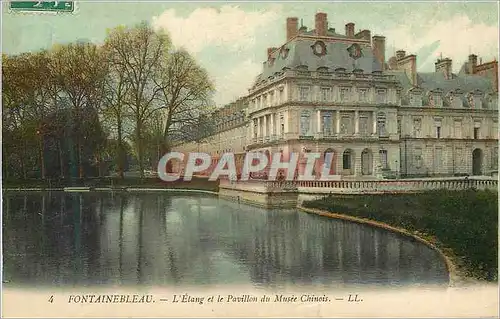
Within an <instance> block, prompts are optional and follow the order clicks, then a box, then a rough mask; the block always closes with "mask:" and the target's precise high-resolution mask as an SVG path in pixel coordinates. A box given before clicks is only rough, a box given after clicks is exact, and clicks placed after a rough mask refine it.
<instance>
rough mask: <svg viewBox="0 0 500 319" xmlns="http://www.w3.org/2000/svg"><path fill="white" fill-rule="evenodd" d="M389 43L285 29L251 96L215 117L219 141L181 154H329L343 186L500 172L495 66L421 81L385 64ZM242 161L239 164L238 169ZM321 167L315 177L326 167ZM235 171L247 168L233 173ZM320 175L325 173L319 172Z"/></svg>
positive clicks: (291, 21) (407, 65)
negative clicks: (355, 182)
mask: <svg viewBox="0 0 500 319" xmlns="http://www.w3.org/2000/svg"><path fill="white" fill-rule="evenodd" d="M385 41H386V39H385V37H383V36H380V35H374V36H372V35H371V32H370V30H362V31H359V32H357V33H356V32H355V25H354V23H348V24H346V25H345V32H342V33H340V32H338V31H336V30H335V29H334V28H330V27H328V21H327V15H326V14H325V13H317V14H316V16H315V28H314V29H313V30H308V28H307V27H305V26H300V27H299V24H298V18H295V17H291V18H287V20H286V39H285V40H284V43H283V44H282V45H280V46H277V47H272V48H268V49H267V52H266V53H267V56H266V61H264V63H263V67H262V73H261V74H260V75H259V76H258V77H257V78H256V80H255V82H254V83H253V85H252V87H251V88H249V91H248V95H246V96H244V97H242V98H241V99H239V100H238V101H236V102H234V103H231V104H229V105H228V106H225V107H224V108H222V109H219V110H218V111H217V114H214V117H213V120H214V121H215V122H216V123H217V128H218V130H217V133H216V134H214V135H213V136H211V137H209V138H208V139H207V140H206V141H204V142H202V143H198V144H194V143H185V144H180V145H177V147H176V150H177V151H182V152H193V151H199V152H205V153H210V154H212V156H213V157H214V160H216V159H217V158H218V157H219V156H220V155H221V154H222V153H224V152H233V153H236V154H240V155H243V154H244V153H245V152H248V151H262V152H265V153H270V154H273V153H279V152H281V153H283V154H284V159H285V160H286V157H287V155H286V154H289V153H290V152H298V153H306V152H316V153H322V154H325V153H333V154H334V157H333V161H332V163H328V165H329V167H330V169H331V171H332V173H333V174H337V175H339V176H340V177H341V178H381V177H386V178H394V177H412V176H413V177H422V176H454V175H466V174H468V175H485V174H490V173H491V172H493V171H496V170H497V166H498V62H497V61H492V62H488V63H484V64H483V63H481V62H480V63H478V61H477V59H478V58H477V56H476V55H470V56H469V57H468V58H467V61H466V62H465V63H464V65H463V67H462V68H461V70H460V72H459V73H457V74H456V73H453V72H452V60H451V59H449V58H440V59H438V60H437V61H436V63H435V70H434V72H429V73H420V72H417V56H416V55H414V54H407V53H406V52H405V51H403V50H400V51H397V52H396V54H395V56H393V57H390V58H388V59H386V56H385V52H386V49H385ZM238 160H239V161H241V156H237V161H238ZM322 161H323V159H320V160H318V163H317V164H318V168H319V166H320V165H322V164H323V162H322ZM237 165H241V163H240V162H239V164H238V163H237ZM316 173H317V174H319V170H317V171H316Z"/></svg>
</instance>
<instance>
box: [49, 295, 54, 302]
mask: <svg viewBox="0 0 500 319" xmlns="http://www.w3.org/2000/svg"><path fill="white" fill-rule="evenodd" d="M49 302H50V303H53V302H54V295H52V296H50V298H49Z"/></svg>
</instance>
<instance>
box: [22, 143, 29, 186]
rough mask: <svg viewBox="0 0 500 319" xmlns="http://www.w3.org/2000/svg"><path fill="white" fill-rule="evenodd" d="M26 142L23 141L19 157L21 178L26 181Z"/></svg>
mask: <svg viewBox="0 0 500 319" xmlns="http://www.w3.org/2000/svg"><path fill="white" fill-rule="evenodd" d="M26 153H27V152H26V142H25V141H24V140H23V151H22V156H21V172H22V176H23V179H26V178H27V175H28V174H27V172H26V162H25V159H26Z"/></svg>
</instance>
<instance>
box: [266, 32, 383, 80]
mask: <svg viewBox="0 0 500 319" xmlns="http://www.w3.org/2000/svg"><path fill="white" fill-rule="evenodd" d="M316 41H318V40H316V39H306V38H300V37H298V38H295V39H294V40H292V41H291V42H289V43H287V44H285V45H284V46H282V47H281V48H280V49H278V50H276V51H274V52H273V53H272V54H271V57H272V58H274V61H273V63H272V64H270V63H269V62H268V61H266V62H264V66H263V72H262V73H261V74H260V75H259V76H258V77H257V80H260V79H266V78H268V77H269V76H272V75H274V73H276V72H280V71H282V70H283V68H290V69H295V68H297V67H299V66H307V69H308V70H309V71H316V70H317V69H318V68H320V67H326V68H328V69H329V70H330V71H334V70H335V69H337V68H344V69H346V72H352V71H353V70H354V69H361V70H363V72H364V73H371V72H373V71H380V70H381V67H380V63H379V62H378V61H376V59H375V56H374V54H373V52H372V49H371V48H370V47H369V46H366V45H365V44H361V43H360V46H361V51H362V56H361V57H360V58H359V59H356V60H355V59H353V58H351V57H350V56H349V52H348V50H347V49H348V48H349V47H350V46H351V45H352V43H345V42H339V41H337V42H323V43H324V44H325V46H326V54H325V55H322V56H317V55H315V54H314V51H313V48H312V46H313V45H314V44H315V43H316ZM282 49H288V50H289V51H288V55H287V56H286V58H283V56H282V55H281V54H280V52H281V50H282Z"/></svg>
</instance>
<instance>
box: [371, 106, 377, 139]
mask: <svg viewBox="0 0 500 319" xmlns="http://www.w3.org/2000/svg"><path fill="white" fill-rule="evenodd" d="M372 121H373V123H372V124H373V134H374V135H377V112H375V111H373V112H372Z"/></svg>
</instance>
